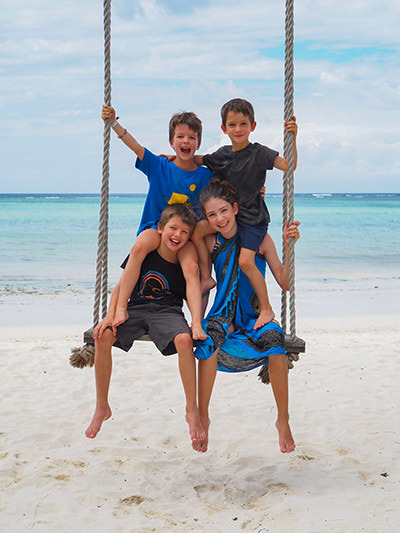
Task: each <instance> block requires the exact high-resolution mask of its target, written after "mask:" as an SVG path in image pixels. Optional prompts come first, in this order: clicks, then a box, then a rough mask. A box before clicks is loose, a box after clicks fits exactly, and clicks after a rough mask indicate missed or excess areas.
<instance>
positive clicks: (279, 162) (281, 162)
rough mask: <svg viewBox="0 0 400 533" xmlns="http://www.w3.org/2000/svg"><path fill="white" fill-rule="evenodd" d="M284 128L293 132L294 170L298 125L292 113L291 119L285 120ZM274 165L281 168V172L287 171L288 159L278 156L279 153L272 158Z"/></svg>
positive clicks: (295, 165) (295, 166) (294, 166)
mask: <svg viewBox="0 0 400 533" xmlns="http://www.w3.org/2000/svg"><path fill="white" fill-rule="evenodd" d="M285 129H286V131H289V132H292V133H293V170H296V168H297V142H296V139H297V131H298V126H297V122H296V117H295V116H294V115H293V117H292V120H289V121H288V122H285ZM274 167H275V168H277V169H278V170H282V171H283V172H287V171H288V170H289V162H288V159H287V158H286V157H285V158H284V157H280V156H279V155H278V156H276V157H275V160H274Z"/></svg>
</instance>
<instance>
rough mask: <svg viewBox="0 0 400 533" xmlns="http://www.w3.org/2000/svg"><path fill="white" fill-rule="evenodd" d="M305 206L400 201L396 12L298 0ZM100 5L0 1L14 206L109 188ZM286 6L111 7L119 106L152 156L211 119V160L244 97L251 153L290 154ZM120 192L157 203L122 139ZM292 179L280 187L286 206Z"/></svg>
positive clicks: (4, 131) (388, 7)
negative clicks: (181, 124) (285, 127)
mask: <svg viewBox="0 0 400 533" xmlns="http://www.w3.org/2000/svg"><path fill="white" fill-rule="evenodd" d="M295 4H296V6H295V40H296V43H295V106H294V107H295V114H296V116H297V117H298V122H299V127H300V129H299V136H298V147H299V167H298V170H297V171H296V176H295V179H296V186H295V188H296V192H400V186H399V176H400V139H399V125H398V123H399V113H400V111H399V110H400V64H399V62H400V61H399V57H400V56H399V48H400V47H399V41H400V32H399V31H398V28H397V23H398V21H399V20H400V3H399V2H398V1H397V0H388V1H385V2H376V0H374V1H373V0H362V1H359V0H353V1H352V2H349V1H344V0H325V1H323V0H301V1H300V0H298V1H297V3H296V2H295ZM102 11H103V6H102V2H101V1H99V0H96V1H94V0H85V1H84V2H82V1H79V2H78V1H77V0H69V1H68V2H54V0H13V2H5V1H3V2H1V12H2V17H1V20H0V35H1V40H0V50H1V53H0V87H1V92H0V94H1V100H0V108H1V117H2V120H1V121H0V135H1V143H0V156H1V160H2V166H1V186H0V193H1V192H3V193H5V192H60V193H61V192H65V193H67V192H82V193H91V192H92V193H96V192H98V191H99V190H100V183H101V165H102V149H103V123H102V120H101V118H100V109H101V104H102V101H103V12H102ZM283 43H284V1H283V0H282V1H277V0H274V1H272V0H253V1H249V2H243V1H242V0H241V1H227V0H208V1H204V0H202V1H197V0H196V1H193V0H192V1H191V2H184V1H183V0H164V1H157V0H141V1H140V0H113V3H112V80H113V82H112V83H113V85H112V101H113V105H114V106H115V107H116V109H117V112H118V114H119V116H120V122H121V124H123V125H124V126H125V127H127V128H128V129H129V131H131V132H132V134H133V135H135V136H136V138H137V139H138V140H139V142H141V143H142V144H144V145H146V146H147V147H148V148H150V149H151V150H152V151H153V152H155V153H165V152H170V148H169V145H168V121H169V118H170V116H171V115H172V114H173V113H174V112H176V111H181V110H192V111H195V112H196V113H197V114H198V115H199V116H200V118H201V119H202V121H203V129H204V133H203V142H202V147H201V149H200V152H202V153H205V152H207V151H210V150H213V149H215V148H217V147H218V146H220V145H222V144H224V143H226V141H227V138H226V137H225V136H224V135H223V134H222V132H221V130H220V119H219V109H220V107H221V105H222V104H223V103H224V102H225V101H226V100H228V99H230V98H233V97H237V96H238V97H244V98H247V99H248V100H250V101H251V102H252V103H253V105H254V107H255V111H256V120H257V128H256V131H255V132H254V134H253V136H252V140H254V141H258V142H262V143H264V144H267V145H268V146H270V147H272V148H276V149H278V150H280V151H282V123H283V57H284V48H283ZM110 164H111V177H110V188H111V192H115V193H116V192H120V193H139V192H146V190H147V185H146V178H145V176H144V175H142V174H141V173H139V172H138V171H136V170H135V169H134V157H133V154H132V153H130V152H129V150H128V149H127V148H126V147H125V146H124V145H123V144H122V143H121V141H118V140H117V139H116V138H115V137H114V136H113V138H112V142H111V162H110ZM281 188H282V179H281V173H280V172H278V171H273V172H271V173H269V175H268V191H269V192H271V193H276V192H280V191H281Z"/></svg>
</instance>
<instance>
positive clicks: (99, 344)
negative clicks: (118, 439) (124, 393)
mask: <svg viewBox="0 0 400 533" xmlns="http://www.w3.org/2000/svg"><path fill="white" fill-rule="evenodd" d="M115 341H116V338H115V337H114V336H113V334H112V331H111V330H109V329H106V330H105V331H104V333H103V334H102V336H101V338H100V339H98V340H96V341H95V356H94V371H95V379H96V409H95V412H94V415H93V418H92V421H91V422H90V424H89V426H88V428H87V429H86V431H85V434H86V437H88V438H89V439H94V438H95V436H96V435H97V433H98V432H99V431H100V428H101V425H102V423H103V422H104V420H107V419H109V418H110V416H111V408H110V406H109V404H108V390H109V388H110V379H111V369H112V358H111V348H112V345H113V344H114V342H115Z"/></svg>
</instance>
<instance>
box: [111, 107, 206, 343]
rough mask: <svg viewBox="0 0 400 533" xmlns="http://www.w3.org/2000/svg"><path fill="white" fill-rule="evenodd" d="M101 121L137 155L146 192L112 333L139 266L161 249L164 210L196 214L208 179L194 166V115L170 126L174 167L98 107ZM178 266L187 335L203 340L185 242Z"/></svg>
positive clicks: (190, 250) (195, 274)
mask: <svg viewBox="0 0 400 533" xmlns="http://www.w3.org/2000/svg"><path fill="white" fill-rule="evenodd" d="M102 118H103V120H106V119H110V120H111V126H112V128H113V130H114V131H115V133H116V134H117V135H118V138H119V139H122V141H123V142H124V143H125V144H126V145H127V146H128V148H130V149H131V150H133V151H134V152H135V154H136V155H137V160H136V168H138V169H139V170H141V171H142V172H143V173H144V174H146V175H147V177H148V180H149V191H148V194H147V198H146V202H145V205H144V209H143V214H142V219H141V222H140V226H139V230H138V237H137V239H136V242H135V244H134V245H133V248H132V250H131V254H130V256H129V260H128V264H127V265H126V268H125V272H124V276H123V278H122V280H121V285H120V288H119V296H118V301H117V303H116V306H115V317H114V319H113V327H114V328H115V327H116V326H118V325H119V324H122V323H123V322H124V321H125V320H127V318H128V313H127V304H128V299H129V297H130V294H131V292H132V290H133V287H134V286H135V283H136V282H137V280H138V278H139V272H140V267H141V264H142V261H143V260H144V258H145V257H146V256H147V254H148V253H149V252H151V251H152V250H155V249H156V248H157V246H158V245H159V243H160V236H159V232H158V230H157V224H158V221H159V219H160V214H161V211H162V210H163V209H164V207H165V206H166V205H167V204H172V203H184V202H189V203H190V204H192V206H193V208H194V210H195V211H196V210H197V214H200V205H199V196H200V192H201V190H202V189H203V188H204V186H205V185H206V184H207V183H208V181H209V180H210V178H211V176H212V173H211V171H210V170H208V169H207V168H204V167H201V166H200V167H199V166H198V165H197V164H196V163H195V162H194V155H195V152H196V150H197V149H198V148H199V146H200V143H201V133H202V125H201V121H200V119H199V118H198V117H197V116H196V115H195V114H194V113H187V112H184V113H179V114H176V115H174V116H173V117H172V118H171V120H170V123H169V142H170V145H171V147H172V148H173V149H174V150H175V152H176V158H175V160H174V161H168V160H167V159H166V158H165V157H160V156H156V155H154V154H153V153H151V152H150V151H149V150H147V148H145V147H143V146H142V145H141V144H139V143H138V142H137V140H136V139H135V138H134V137H133V136H132V135H131V134H130V133H129V132H127V130H126V129H124V128H123V127H122V126H121V125H120V124H119V123H118V121H117V120H116V119H115V110H114V108H112V107H108V106H106V105H103V110H102ZM179 262H180V264H181V266H182V269H183V271H184V273H185V278H186V281H187V288H188V302H189V301H190V305H191V310H192V334H193V338H194V339H201V338H204V332H203V330H202V329H201V317H200V313H201V290H200V284H199V283H198V278H199V269H198V257H197V252H196V249H195V247H194V245H193V243H191V242H188V243H187V244H186V246H185V247H183V248H182V249H180V251H179Z"/></svg>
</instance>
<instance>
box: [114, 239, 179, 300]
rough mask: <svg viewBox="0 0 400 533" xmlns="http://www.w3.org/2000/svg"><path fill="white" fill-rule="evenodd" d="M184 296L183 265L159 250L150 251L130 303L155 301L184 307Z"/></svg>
mask: <svg viewBox="0 0 400 533" xmlns="http://www.w3.org/2000/svg"><path fill="white" fill-rule="evenodd" d="M123 266H124V265H123ZM184 298H186V282H185V278H184V276H183V272H182V268H181V265H180V264H179V263H170V262H169V261H166V260H165V259H163V258H162V257H161V256H160V254H159V253H158V252H157V250H154V251H153V252H150V253H149V254H148V255H147V256H146V257H145V259H144V261H143V263H142V268H141V270H140V277H139V281H138V282H137V284H136V286H135V288H134V289H133V291H132V294H131V298H130V300H129V305H140V304H143V303H148V302H154V303H157V304H160V305H168V306H169V305H178V306H180V307H182V305H183V299H184Z"/></svg>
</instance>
